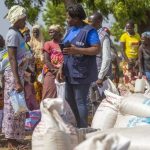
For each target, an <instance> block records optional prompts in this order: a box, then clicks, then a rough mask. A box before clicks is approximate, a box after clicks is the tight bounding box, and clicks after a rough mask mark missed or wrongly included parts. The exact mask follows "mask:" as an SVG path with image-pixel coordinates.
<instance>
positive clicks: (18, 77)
mask: <svg viewBox="0 0 150 150" xmlns="http://www.w3.org/2000/svg"><path fill="white" fill-rule="evenodd" d="M6 18H7V19H8V21H9V22H10V23H11V27H10V28H9V31H8V33H7V36H6V47H7V49H8V57H9V61H10V64H9V66H8V67H7V68H6V69H5V71H4V81H5V83H4V84H5V87H4V118H3V127H2V132H3V133H4V135H5V138H6V139H8V149H14V147H16V146H18V144H19V141H20V140H22V139H24V137H25V125H24V122H25V117H26V115H25V113H20V114H18V115H17V116H16V115H15V114H14V110H13V108H12V105H11V97H10V96H9V92H11V91H12V90H14V89H15V90H16V91H17V92H22V91H23V84H24V78H23V75H24V71H25V69H26V62H27V60H25V59H24V58H25V56H26V48H25V40H24V38H23V36H22V35H21V33H20V31H19V30H20V29H23V28H24V27H25V22H26V10H25V9H24V8H23V7H21V6H19V5H15V6H13V7H11V8H10V10H9V11H8V14H7V16H6Z"/></svg>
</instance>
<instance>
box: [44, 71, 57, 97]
mask: <svg viewBox="0 0 150 150" xmlns="http://www.w3.org/2000/svg"><path fill="white" fill-rule="evenodd" d="M56 96H57V90H56V85H55V76H54V75H53V74H52V73H51V72H47V73H46V74H45V75H44V83H43V92H42V99H45V98H56Z"/></svg>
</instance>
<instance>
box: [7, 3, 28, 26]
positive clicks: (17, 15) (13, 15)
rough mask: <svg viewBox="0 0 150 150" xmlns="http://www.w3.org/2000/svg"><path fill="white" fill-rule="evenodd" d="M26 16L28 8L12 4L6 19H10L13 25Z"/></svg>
mask: <svg viewBox="0 0 150 150" xmlns="http://www.w3.org/2000/svg"><path fill="white" fill-rule="evenodd" d="M24 17H26V10H25V9H24V8H23V7H22V6H19V5H14V6H12V7H11V8H10V10H9V11H8V14H7V15H6V19H8V20H9V22H10V23H11V24H12V25H13V24H15V23H16V22H17V21H18V20H20V19H22V18H24Z"/></svg>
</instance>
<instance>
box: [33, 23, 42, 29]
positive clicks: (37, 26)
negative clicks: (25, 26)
mask: <svg viewBox="0 0 150 150" xmlns="http://www.w3.org/2000/svg"><path fill="white" fill-rule="evenodd" d="M40 28H41V27H40V25H38V24H36V25H34V26H33V27H32V30H33V29H40Z"/></svg>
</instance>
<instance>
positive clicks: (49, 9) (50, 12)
mask: <svg viewBox="0 0 150 150" xmlns="http://www.w3.org/2000/svg"><path fill="white" fill-rule="evenodd" d="M65 19H66V11H65V7H64V4H62V3H61V4H58V5H53V3H52V2H50V1H47V3H46V9H45V10H44V13H43V20H44V22H45V25H46V27H49V26H50V25H52V24H59V25H61V26H62V27H64V25H65Z"/></svg>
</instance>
